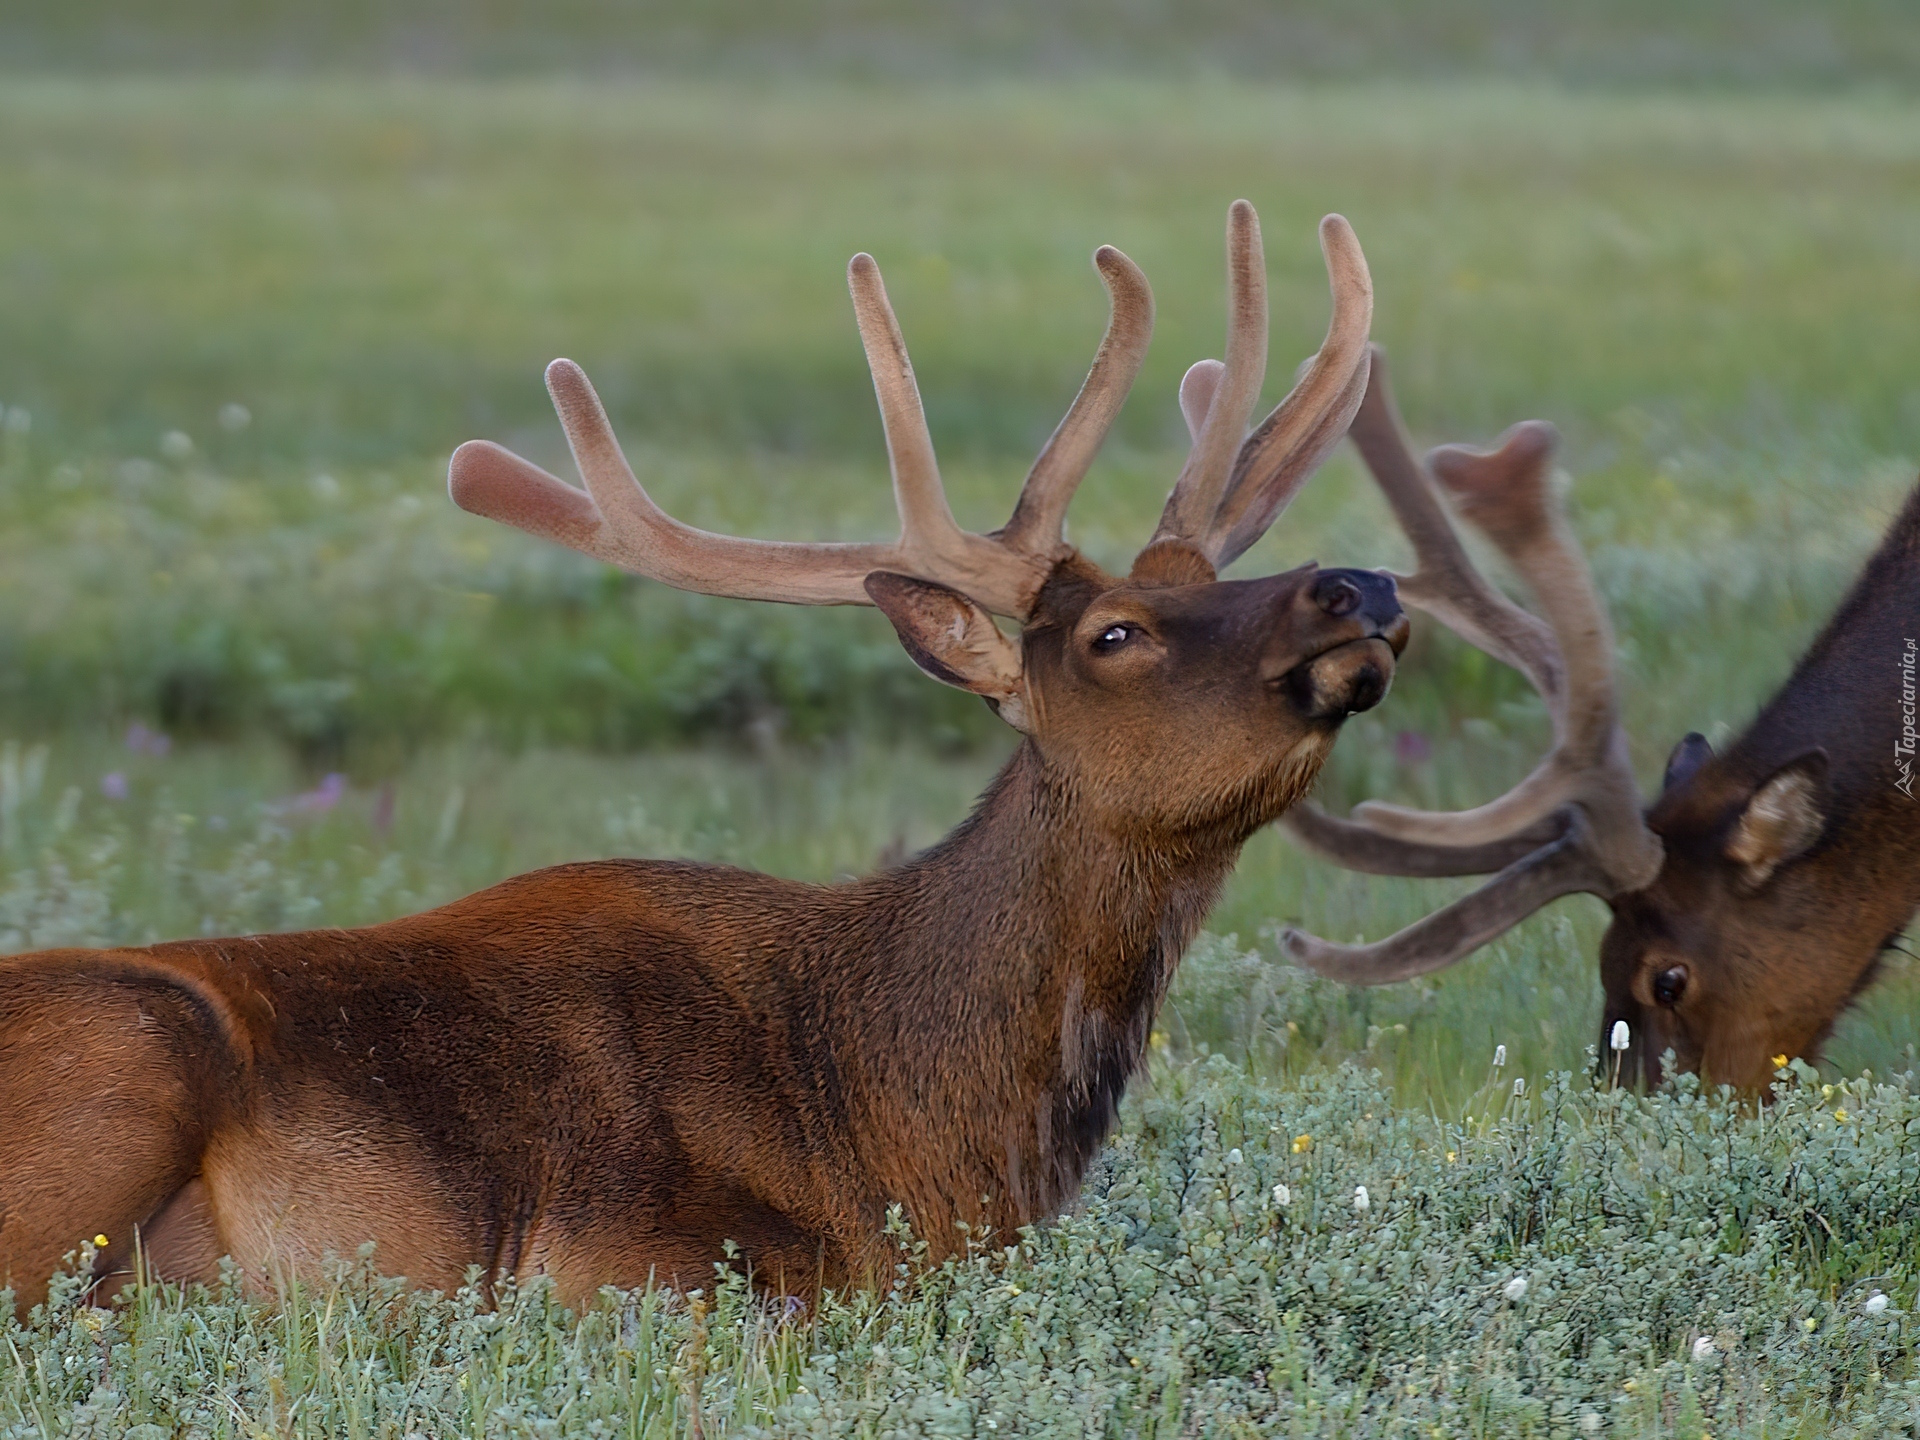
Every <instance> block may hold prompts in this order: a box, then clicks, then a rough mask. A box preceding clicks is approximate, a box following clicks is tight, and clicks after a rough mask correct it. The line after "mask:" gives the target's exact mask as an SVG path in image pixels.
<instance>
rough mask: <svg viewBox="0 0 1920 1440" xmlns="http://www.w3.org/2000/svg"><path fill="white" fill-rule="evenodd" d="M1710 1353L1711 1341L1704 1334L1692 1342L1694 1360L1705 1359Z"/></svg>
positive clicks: (1711, 1348)
mask: <svg viewBox="0 0 1920 1440" xmlns="http://www.w3.org/2000/svg"><path fill="white" fill-rule="evenodd" d="M1712 1353H1713V1341H1711V1340H1709V1339H1708V1338H1707V1337H1706V1336H1704V1335H1702V1336H1701V1337H1700V1338H1699V1339H1697V1340H1695V1341H1694V1342H1693V1358H1694V1360H1695V1361H1696V1362H1697V1361H1701V1360H1704V1359H1706V1358H1707V1356H1709V1355H1711V1354H1712Z"/></svg>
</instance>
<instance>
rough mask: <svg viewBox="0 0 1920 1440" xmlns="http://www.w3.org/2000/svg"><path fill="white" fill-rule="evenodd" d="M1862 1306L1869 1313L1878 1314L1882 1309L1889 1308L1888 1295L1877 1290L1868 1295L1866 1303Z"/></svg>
mask: <svg viewBox="0 0 1920 1440" xmlns="http://www.w3.org/2000/svg"><path fill="white" fill-rule="evenodd" d="M1860 1308H1861V1309H1862V1310H1864V1311H1866V1312H1867V1314H1869V1315H1878V1314H1879V1313H1880V1312H1881V1311H1882V1310H1885V1309H1886V1308H1887V1297H1886V1296H1884V1295H1882V1294H1881V1293H1880V1292H1879V1291H1878V1290H1876V1291H1874V1292H1873V1293H1872V1294H1871V1295H1869V1296H1867V1300H1866V1303H1865V1304H1864V1305H1862V1306H1861V1307H1860Z"/></svg>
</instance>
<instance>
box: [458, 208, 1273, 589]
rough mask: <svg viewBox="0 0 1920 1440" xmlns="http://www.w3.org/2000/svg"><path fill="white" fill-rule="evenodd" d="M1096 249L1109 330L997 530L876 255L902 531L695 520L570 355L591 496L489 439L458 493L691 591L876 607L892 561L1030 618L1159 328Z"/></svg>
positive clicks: (867, 343)
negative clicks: (872, 588) (824, 535)
mask: <svg viewBox="0 0 1920 1440" xmlns="http://www.w3.org/2000/svg"><path fill="white" fill-rule="evenodd" d="M1094 260H1095V264H1096V265H1098V266H1099V269H1100V274H1101V277H1102V279H1104V280H1105V281H1106V283H1107V289H1108V292H1109V295H1110V297H1111V300H1112V316H1111V318H1110V320H1109V323H1108V328H1107V337H1106V340H1105V341H1104V342H1103V344H1102V345H1101V347H1100V351H1099V353H1098V354H1097V355H1096V356H1095V358H1094V364H1093V370H1092V372H1091V373H1090V374H1089V375H1088V377H1087V383H1086V384H1085V385H1084V386H1083V387H1082V389H1081V392H1080V396H1079V398H1078V399H1076V400H1075V402H1074V404H1073V407H1072V408H1071V409H1070V410H1069V411H1068V413H1067V418H1066V419H1065V420H1064V421H1063V422H1062V423H1061V425H1060V428H1059V430H1058V431H1056V432H1055V434H1054V437H1053V439H1052V440H1051V441H1050V442H1049V443H1048V445H1047V447H1046V449H1045V450H1044V451H1043V452H1042V453H1041V456H1040V459H1039V460H1038V461H1037V462H1036V463H1035V465H1034V468H1033V471H1032V473H1031V474H1030V475H1029V476H1028V483H1027V485H1026V487H1025V488H1024V489H1023V491H1022V494H1021V503H1020V505H1019V506H1018V507H1017V508H1016V509H1015V512H1014V518H1013V520H1012V521H1010V522H1009V524H1008V526H1007V527H1006V528H1005V529H1004V530H1002V531H1000V532H996V533H995V534H994V535H991V536H987V535H975V534H972V533H971V532H969V531H965V530H962V529H961V528H960V527H959V525H958V524H956V523H955V521H954V518H953V511H952V510H951V509H950V508H949V507H948V505H947V498H946V493H945V491H944V490H943V489H942V488H941V485H940V471H939V466H938V464H937V462H936V461H935V459H934V453H933V441H932V439H931V437H930V436H929V435H928V432H927V421H926V415H925V412H924V411H923V410H922V408H921V405H920V392H919V389H918V387H917V386H916V385H915V383H914V379H913V366H912V364H911V362H910V361H909V360H908V358H907V347H906V342H905V341H904V340H903V339H902V338H901V335H900V326H899V324H898V322H897V321H896V320H895V319H894V314H893V308H892V306H891V305H890V304H889V303H888V301H887V292H886V287H885V286H884V284H883V283H882V282H881V279H880V268H879V266H877V265H876V264H874V262H873V258H872V257H871V256H869V255H856V256H854V257H853V260H852V262H851V263H850V264H849V265H848V267H847V283H848V288H849V290H850V291H851V292H852V295H853V304H854V315H855V318H856V320H857V321H858V323H859V327H860V339H861V343H862V345H863V346H864V347H865V349H866V352H867V361H868V365H869V367H870V368H871V370H872V372H873V386H874V393H875V394H876V396H878V398H879V401H880V414H881V420H882V423H883V425H884V427H885V430H886V437H887V455H888V460H889V462H890V465H891V468H892V472H893V488H894V498H895V501H896V503H897V505H898V507H899V511H900V538H899V539H898V540H897V541H893V542H886V543H876V544H858V543H855V544H847V543H834V542H820V543H806V544H801V543H794V542H789V541H774V540H747V539H740V538H737V537H734V536H730V535H714V534H711V533H709V532H707V531H705V530H696V529H694V528H693V527H692V526H690V525H683V524H682V523H681V522H679V521H678V520H675V519H674V518H673V517H672V516H671V515H669V514H667V513H666V511H664V510H662V509H661V508H660V507H659V506H658V505H656V504H655V503H654V501H653V497H652V496H650V495H648V494H647V492H646V489H645V487H644V486H642V485H641V484H640V482H639V480H638V479H637V478H635V476H634V473H633V470H632V468H631V467H630V466H629V465H628V464H627V460H626V456H625V455H624V454H623V453H622V452H621V449H620V442H619V441H618V440H617V439H616V438H615V437H614V433H613V427H612V426H611V425H610V424H609V423H608V422H607V415H606V411H605V410H604V409H603V408H602V407H601V404H600V398H599V397H598V396H597V395H595V394H594V391H593V386H592V385H591V384H590V383H589V382H588V380H587V377H586V374H585V373H584V372H583V371H582V370H581V369H580V367H579V366H577V365H575V364H574V363H573V362H572V361H571V360H556V361H554V362H553V364H551V365H550V366H548V367H547V389H548V391H549V392H550V393H551V394H552V396H553V403H554V408H555V410H557V411H558V412H559V415H560V424H561V427H562V428H563V429H564V430H565V431H566V434H567V444H568V446H569V447H570V448H571V449H572V451H573V457H574V463H575V464H576V465H577V466H578V467H579V470H580V474H581V477H582V479H584V480H585V482H586V487H587V488H586V493H585V494H582V493H581V492H580V491H579V490H576V489H575V488H574V487H573V486H571V485H568V484H567V483H566V482H565V481H563V480H559V479H557V478H555V477H554V476H552V475H549V474H548V473H547V472H546V471H544V470H542V469H541V468H540V467H539V466H537V465H534V464H531V463H529V462H528V461H526V460H522V459H521V458H520V457H519V456H517V455H514V454H512V453H511V452H510V451H507V450H503V449H502V448H501V447H500V446H498V445H494V444H491V443H490V442H488V441H484V440H475V441H470V442H468V443H467V444H465V445H462V446H461V447H460V448H459V449H458V450H456V451H455V452H454V455H453V460H452V463H451V464H450V465H449V467H448V472H447V486H448V490H449V491H450V493H451V494H452V496H453V500H454V503H455V504H457V505H459V506H460V507H461V508H462V509H464V510H470V511H472V512H473V513H475V514H478V515H485V516H488V517H490V518H492V519H495V520H500V521H503V522H504V523H506V524H509V525H513V526H515V527H517V528H519V529H522V530H526V531H529V532H531V533H532V534H535V535H539V536H541V537H543V538H545V539H549V540H557V541H559V542H560V543H561V544H563V545H568V546H571V547H572V548H573V549H576V550H580V551H583V552H585V553H586V554H588V555H592V556H593V557H595V558H596V559H599V560H605V561H607V562H609V563H610V564H614V565H619V566H621V567H622V568H624V569H628V570H632V571H634V572H636V573H638V574H641V575H645V576H648V577H650V578H652V579H655V580H662V581H665V582H666V583H667V584H669V585H674V586H677V587H679V588H680V589H682V590H695V591H699V592H701V593H703V594H708V595H727V596H732V597H734V598H737V599H743V600H780V601H787V602H789V603H792V604H799V605H870V604H872V603H873V601H872V598H871V597H870V596H869V595H868V594H867V591H866V587H865V583H864V582H865V580H866V577H867V576H868V575H869V574H871V573H872V572H874V571H876V570H892V571H900V572H904V573H906V574H910V575H916V576H918V577H920V578H921V579H924V580H934V581H939V582H941V583H943V584H949V585H952V586H954V587H955V588H956V589H959V590H961V591H963V592H965V593H966V594H967V595H969V596H971V597H972V598H973V599H974V600H976V601H978V602H979V603H980V604H982V605H984V606H986V608H987V609H989V610H991V611H993V612H995V613H996V614H1000V615H1006V616H1010V617H1012V618H1014V619H1017V620H1025V619H1027V618H1028V617H1029V616H1030V615H1031V614H1032V612H1033V606H1034V602H1035V600H1036V598H1037V597H1038V595H1039V593H1040V588H1041V586H1042V585H1043V584H1045V583H1046V578H1047V575H1048V573H1049V572H1050V571H1051V569H1052V568H1053V566H1054V565H1055V564H1056V563H1057V562H1058V560H1059V558H1060V548H1061V539H1060V527H1061V519H1062V516H1063V515H1064V514H1065V511H1066V507H1067V504H1068V502H1069V501H1070V500H1071V499H1072V495H1073V490H1074V487H1075V486H1076V485H1077V484H1078V483H1079V481H1080V478H1081V477H1082V476H1083V475H1084V474H1085V473H1086V470H1087V467H1088V466H1089V465H1090V464H1091V463H1092V459H1093V455H1094V452H1095V451H1096V450H1097V449H1098V448H1099V445H1100V442H1101V439H1102V438H1103V437H1104V436H1105V434H1106V431H1107V428H1108V426H1109V425H1111V423H1112V421H1113V417H1114V415H1115V414H1116V413H1117V412H1118V411H1119V409H1120V406H1121V404H1122V403H1123V402H1124V401H1125V399H1126V394H1127V390H1128V388H1129V387H1130V386H1131V384H1132V383H1133V379H1134V376H1135V375H1136V374H1137V373H1138V371H1139V368H1140V362H1141V359H1142V356H1143V354H1144V352H1145V348H1146V343H1147V337H1148V333H1149V331H1150V330H1151V328H1152V324H1153V296H1152V292H1151V291H1150V290H1149V289H1148V288H1147V282H1146V279H1145V277H1144V276H1142V275H1141V273H1140V271H1139V269H1138V267H1136V266H1135V265H1134V264H1133V262H1132V261H1131V260H1128V259H1127V257H1126V256H1124V255H1122V254H1121V253H1120V252H1119V251H1118V250H1115V249H1113V248H1112V247H1110V246H1104V247H1102V248H1101V250H1100V251H1099V252H1098V253H1097V254H1096V255H1095V257H1094ZM1256 384H1257V381H1256Z"/></svg>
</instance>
